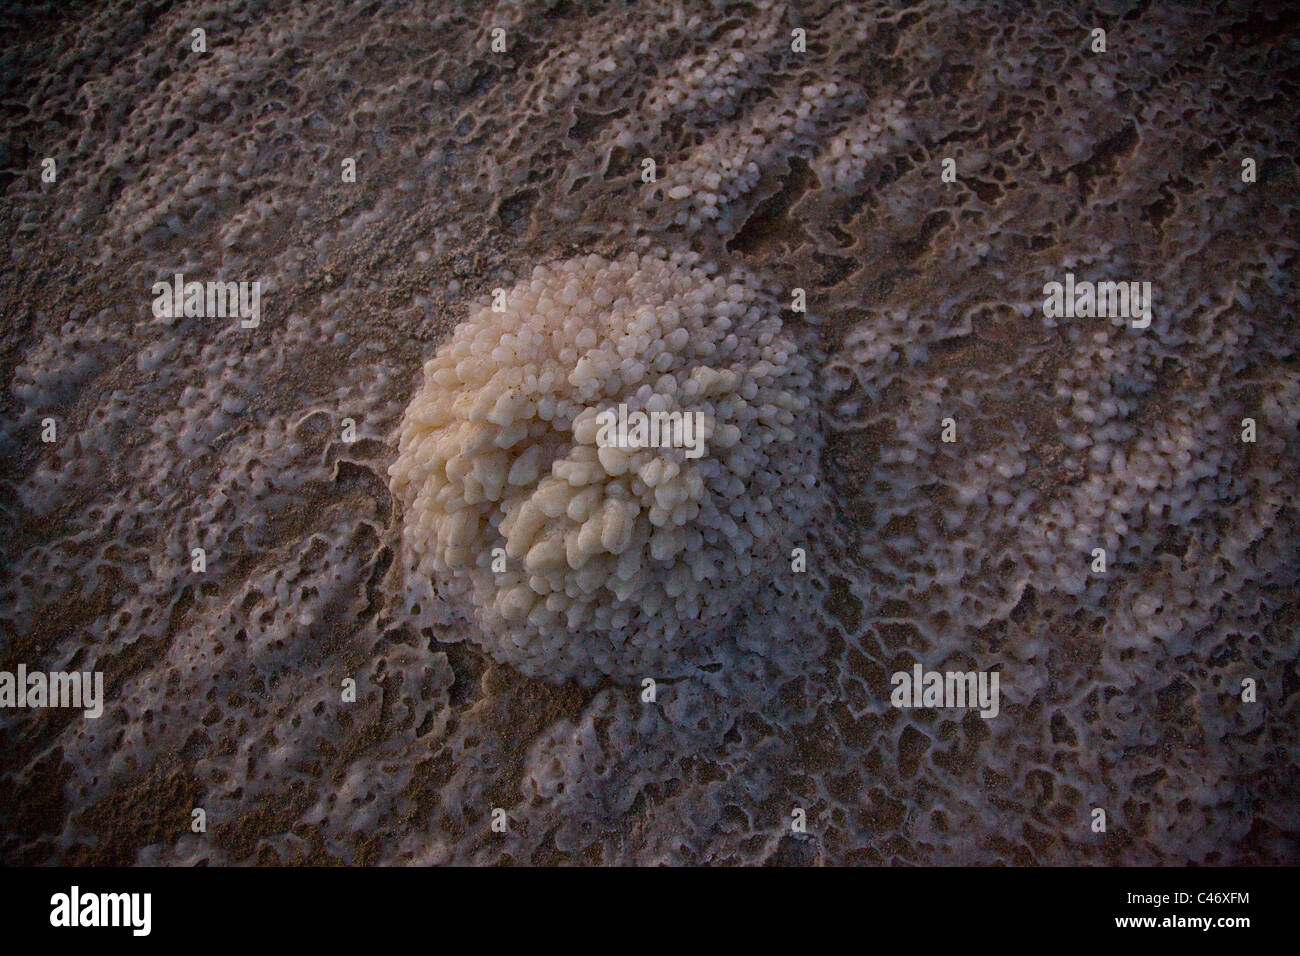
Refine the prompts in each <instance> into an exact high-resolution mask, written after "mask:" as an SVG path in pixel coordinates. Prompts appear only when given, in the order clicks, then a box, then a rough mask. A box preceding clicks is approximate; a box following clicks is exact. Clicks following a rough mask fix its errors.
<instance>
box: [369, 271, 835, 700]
mask: <svg viewBox="0 0 1300 956" xmlns="http://www.w3.org/2000/svg"><path fill="white" fill-rule="evenodd" d="M500 305H501V303H500V302H498V303H497V306H498V308H499V307H500ZM779 308H780V306H779V305H778V303H777V301H776V300H775V299H774V298H772V297H771V296H770V295H768V294H766V293H765V292H764V291H763V290H762V288H761V287H760V285H759V283H758V281H757V280H756V279H755V278H754V277H753V276H751V275H750V274H748V273H746V272H744V271H743V270H739V269H737V270H734V271H733V272H731V273H730V274H727V275H719V274H718V272H717V270H716V269H715V268H713V267H711V266H707V265H702V264H700V263H699V258H698V256H696V255H695V254H693V253H675V254H673V255H672V256H663V255H658V256H638V255H636V254H632V255H628V256H626V257H624V258H622V259H619V260H617V261H615V262H609V261H607V260H605V259H602V258H600V257H599V256H594V255H593V256H587V257H585V258H579V259H573V260H570V261H567V262H562V263H559V264H556V265H552V266H549V267H539V268H537V269H535V270H534V272H533V274H532V277H531V279H529V280H525V281H523V282H521V283H519V284H518V285H516V286H515V287H514V288H513V289H511V290H509V291H508V292H507V293H506V295H505V301H504V311H493V308H492V307H491V306H484V307H482V308H481V309H479V310H478V311H477V312H476V313H474V314H473V315H472V316H471V317H470V318H469V320H468V321H466V322H464V323H462V324H461V325H460V326H459V327H457V329H456V331H455V333H454V334H453V336H452V339H451V341H450V342H448V343H447V344H446V345H444V346H443V347H442V348H441V349H439V350H438V353H437V354H436V355H435V356H434V357H433V358H432V359H430V360H429V361H428V362H427V363H425V366H424V385H423V387H422V388H421V390H420V391H419V392H418V394H416V396H415V398H414V399H413V400H412V402H411V404H410V406H409V407H408V409H407V411H406V415H405V418H404V419H403V421H402V426H401V439H400V446H399V447H400V451H399V454H398V457H397V460H396V462H394V463H393V465H392V466H391V467H390V468H389V476H390V483H391V486H392V490H393V494H394V497H395V498H396V499H397V500H399V501H400V502H401V503H402V505H403V507H404V522H405V523H404V527H403V536H404V541H405V544H406V546H407V548H408V549H409V551H410V554H411V557H412V558H413V559H414V561H413V563H414V566H415V567H416V568H417V569H418V573H420V574H422V575H428V576H430V577H431V578H432V579H433V581H434V583H435V585H436V586H437V588H438V589H439V590H440V591H441V592H443V593H448V592H451V593H453V594H456V595H458V596H460V597H462V598H464V599H465V600H466V601H468V602H469V604H470V605H472V607H473V608H474V610H475V612H476V616H477V618H478V622H479V625H480V628H479V630H480V633H479V635H478V636H477V640H478V641H479V643H480V644H481V645H482V646H483V647H484V649H485V650H486V651H487V652H488V653H489V654H490V655H492V656H493V657H494V658H495V659H497V660H499V661H502V662H505V663H509V664H512V665H514V666H516V667H518V668H519V669H520V670H521V671H523V672H524V673H526V674H529V675H531V676H535V677H543V678H547V679H551V680H564V679H569V678H577V679H579V680H581V681H583V682H584V683H590V682H592V681H594V680H595V679H596V678H598V677H599V676H600V675H601V674H608V675H612V676H647V675H648V676H660V675H665V674H669V673H673V672H674V671H679V670H680V669H682V668H683V667H684V666H688V665H689V663H690V661H691V660H692V659H693V655H694V654H695V653H696V652H698V651H699V650H700V649H701V648H704V649H708V648H709V647H710V646H712V644H713V642H714V641H716V640H718V639H719V635H720V634H721V632H722V630H723V629H724V627H725V625H726V624H728V623H729V622H731V621H733V620H734V619H735V618H736V616H737V611H738V609H739V608H740V607H741V605H742V604H752V603H753V601H754V600H755V599H756V598H757V597H758V596H759V594H760V592H762V591H763V590H764V588H767V586H768V585H769V584H770V583H771V582H772V579H773V576H774V575H776V574H777V573H779V572H780V571H783V572H784V573H786V574H788V573H789V571H790V565H789V563H788V561H789V554H790V549H791V548H792V547H796V546H799V545H800V544H804V543H805V542H803V541H802V540H801V539H800V538H799V535H800V529H801V527H802V526H803V524H804V522H805V521H806V520H807V518H808V516H809V515H810V513H811V511H812V509H813V507H814V501H815V497H816V495H817V494H818V491H817V488H816V485H817V480H816V475H817V469H818V458H819V453H820V447H821V437H820V432H819V428H818V420H817V413H816V410H815V409H814V408H813V407H812V402H811V399H810V395H811V393H812V378H813V376H812V370H811V368H810V365H809V362H808V360H807V358H806V357H803V356H801V355H800V354H799V353H798V351H797V349H796V347H795V344H794V342H793V340H792V339H791V338H790V336H789V334H788V332H786V331H783V328H782V324H781V320H780V318H779V315H778V310H779ZM620 406H623V408H622V409H620ZM605 413H608V414H605ZM656 413H658V414H657V415H656ZM620 414H621V415H622V416H623V419H624V420H625V421H626V422H627V423H628V424H629V425H630V427H629V428H628V430H627V432H626V433H625V434H624V435H622V436H619V435H618V434H616V433H615V432H614V431H613V430H612V428H609V429H607V428H605V427H604V426H606V425H609V426H612V425H613V424H614V421H615V419H616V418H617V417H618V416H620ZM686 414H689V415H691V416H692V418H691V419H690V420H691V422H692V423H693V424H694V425H695V426H696V430H697V433H696V434H694V435H693V434H692V432H690V431H685V430H682V429H678V428H677V427H676V422H678V421H682V422H685V421H687V419H686V417H685V415H686ZM642 416H644V417H642ZM677 416H681V417H677ZM638 421H640V422H642V425H643V428H644V431H643V432H642V433H638V430H637V427H636V423H637V422H638ZM653 422H658V423H659V428H658V432H659V434H658V436H657V438H658V447H655V446H652V445H649V444H647V443H648V442H649V441H650V440H653V439H654V438H655V437H656V435H655V430H654V429H653V428H650V427H648V426H649V425H650V424H651V423H653ZM669 423H670V424H671V426H672V427H668V424H669ZM620 438H621V439H622V441H619V439H620ZM611 442H617V443H616V444H611ZM502 568H504V570H502ZM767 589H768V590H769V591H770V590H771V589H770V588H767Z"/></svg>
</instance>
